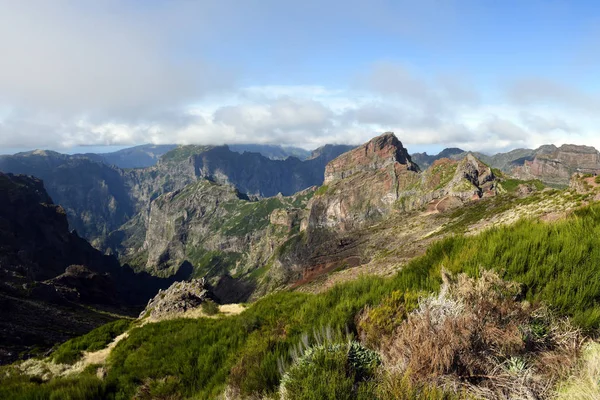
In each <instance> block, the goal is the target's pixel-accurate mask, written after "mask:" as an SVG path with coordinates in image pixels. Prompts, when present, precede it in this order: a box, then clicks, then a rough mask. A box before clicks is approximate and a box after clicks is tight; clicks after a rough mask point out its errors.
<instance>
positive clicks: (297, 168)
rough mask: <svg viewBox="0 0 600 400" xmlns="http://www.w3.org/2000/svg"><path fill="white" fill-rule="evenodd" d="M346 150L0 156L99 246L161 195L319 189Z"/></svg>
mask: <svg viewBox="0 0 600 400" xmlns="http://www.w3.org/2000/svg"><path fill="white" fill-rule="evenodd" d="M348 148H351V147H350V146H334V145H328V146H324V147H323V148H320V149H317V150H315V152H313V154H312V156H311V157H310V159H308V160H305V161H301V160H299V159H297V158H295V157H288V158H286V159H285V160H272V159H269V158H267V157H265V156H263V155H261V154H259V153H252V152H244V153H243V154H240V153H238V152H234V151H231V150H230V149H229V148H228V147H227V146H217V147H213V146H177V147H174V146H171V145H167V146H151V145H148V146H140V147H135V148H132V149H126V150H123V151H120V152H115V153H109V154H108V155H98V154H88V155H65V154H60V153H56V152H52V151H41V150H36V151H33V152H27V153H19V154H15V155H12V156H0V171H3V172H9V173H16V174H27V175H33V176H36V177H39V178H41V179H42V180H43V181H44V182H45V186H46V189H47V190H48V193H49V194H50V196H51V197H52V198H53V199H54V200H55V201H56V203H57V204H60V205H61V206H62V207H63V208H64V210H65V212H66V214H67V218H68V221H69V226H70V227H71V229H75V230H76V231H77V232H78V233H79V234H80V235H81V236H82V237H84V238H86V239H88V240H90V241H91V242H92V243H93V244H94V245H95V246H97V247H102V246H103V244H102V242H103V240H104V238H106V236H107V235H108V234H109V233H110V232H112V231H114V230H117V229H118V228H119V227H121V226H123V225H124V224H126V223H127V222H128V221H129V220H130V219H131V218H132V217H133V216H134V215H135V214H136V213H138V212H141V211H145V212H146V213H147V212H148V211H149V206H150V203H151V201H152V200H154V199H156V198H157V197H158V196H160V195H162V194H164V193H169V192H173V191H177V190H181V189H183V188H184V187H185V186H187V185H189V184H191V183H194V182H196V181H198V180H199V179H208V180H211V181H214V182H218V183H222V184H228V185H232V186H235V187H236V188H237V189H238V190H239V191H241V192H242V193H248V194H249V195H254V196H259V197H270V196H275V195H277V194H278V193H282V194H284V195H292V194H294V193H296V192H298V191H301V190H304V189H306V188H308V187H311V186H314V185H320V184H321V183H322V182H323V171H324V169H325V165H326V164H327V162H329V161H330V160H332V159H333V158H335V157H337V156H338V155H340V154H341V153H343V152H344V151H346V150H347V149H348ZM169 149H170V151H168V150H169ZM165 152H166V153H165ZM163 153H164V154H163ZM159 155H160V160H159V161H158V163H156V165H152V166H149V167H146V168H136V169H127V170H123V169H120V168H118V167H116V166H113V165H108V164H116V165H126V164H127V160H128V157H131V158H132V160H131V161H132V162H134V163H138V161H139V162H142V161H143V162H144V163H150V161H151V160H155V159H156V158H157V157H158V156H159ZM144 157H145V158H144ZM142 158H143V159H144V160H145V161H144V160H142ZM136 160H137V161H136ZM140 160H141V161H140ZM149 160H150V161H149ZM138 164H139V163H138ZM136 165H137V164H136Z"/></svg>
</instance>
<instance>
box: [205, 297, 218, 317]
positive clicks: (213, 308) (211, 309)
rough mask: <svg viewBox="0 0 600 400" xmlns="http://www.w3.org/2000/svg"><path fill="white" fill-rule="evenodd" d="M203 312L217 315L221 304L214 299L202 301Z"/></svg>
mask: <svg viewBox="0 0 600 400" xmlns="http://www.w3.org/2000/svg"><path fill="white" fill-rule="evenodd" d="M201 307H202V312H203V313H204V314H206V315H216V314H218V313H219V305H218V304H217V303H215V302H214V301H212V300H205V301H203V302H202V305H201Z"/></svg>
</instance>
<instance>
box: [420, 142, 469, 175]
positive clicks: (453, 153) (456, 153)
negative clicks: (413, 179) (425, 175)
mask: <svg viewBox="0 0 600 400" xmlns="http://www.w3.org/2000/svg"><path fill="white" fill-rule="evenodd" d="M466 154H467V152H465V151H464V150H462V149H459V148H456V147H452V148H447V149H444V150H442V151H440V152H439V153H438V154H436V155H429V154H427V153H414V154H411V155H410V157H411V158H412V160H413V162H415V163H417V165H418V166H419V168H420V169H421V170H425V169H427V168H429V167H430V166H431V164H433V163H434V162H435V161H437V160H440V159H442V158H450V159H452V160H460V159H461V158H463V157H464V156H465V155H466Z"/></svg>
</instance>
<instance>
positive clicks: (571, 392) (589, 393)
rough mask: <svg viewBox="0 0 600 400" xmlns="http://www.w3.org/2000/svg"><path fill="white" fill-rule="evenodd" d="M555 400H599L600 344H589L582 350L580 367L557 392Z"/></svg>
mask: <svg viewBox="0 0 600 400" xmlns="http://www.w3.org/2000/svg"><path fill="white" fill-rule="evenodd" d="M556 398H557V400H597V399H600V343H598V342H590V343H588V344H587V345H586V346H585V348H584V350H583V357H582V359H581V362H580V365H579V366H578V368H577V369H576V371H575V373H574V374H573V376H571V377H570V378H569V379H568V380H567V381H566V382H565V383H564V384H562V385H561V387H560V388H559V390H558V393H557V395H556Z"/></svg>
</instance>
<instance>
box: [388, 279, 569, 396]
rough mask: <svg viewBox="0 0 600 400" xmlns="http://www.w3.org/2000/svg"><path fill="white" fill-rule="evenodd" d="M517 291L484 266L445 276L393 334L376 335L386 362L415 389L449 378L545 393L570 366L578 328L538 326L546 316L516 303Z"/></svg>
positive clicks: (478, 388)
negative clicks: (475, 275) (475, 273)
mask: <svg viewBox="0 0 600 400" xmlns="http://www.w3.org/2000/svg"><path fill="white" fill-rule="evenodd" d="M520 293H521V289H520V286H519V285H518V284H515V283H512V282H505V281H503V280H502V279H500V278H499V277H498V276H497V275H496V274H494V273H492V272H485V271H484V272H483V273H482V276H481V278H479V279H471V278H468V277H467V276H466V275H460V276H459V277H458V278H457V279H453V278H451V277H446V278H445V284H444V287H443V288H442V290H441V291H440V294H439V295H437V296H429V297H426V298H424V299H422V300H421V301H420V304H419V307H418V308H417V309H416V310H415V311H414V312H412V313H411V314H410V315H409V316H408V318H407V319H406V320H405V321H404V322H403V323H402V324H401V326H400V327H399V328H398V329H397V330H396V332H394V333H393V334H392V335H389V336H387V337H382V338H381V341H382V346H381V349H382V353H383V355H384V360H385V363H386V368H387V369H390V370H399V371H404V373H405V375H406V376H408V377H409V378H410V379H411V380H412V381H413V382H415V383H416V384H417V387H425V386H427V384H430V383H441V382H449V381H450V382H454V385H455V386H457V387H461V386H462V387H463V388H464V389H465V390H469V391H470V392H471V393H472V394H473V395H475V396H477V397H484V398H523V397H527V396H529V395H531V394H533V395H534V396H535V397H537V398H540V397H545V396H547V395H548V393H547V392H548V388H549V387H551V386H552V384H553V383H554V382H555V380H556V377H557V376H558V375H560V373H564V370H565V369H566V368H568V366H569V365H572V364H573V362H574V359H575V357H576V354H577V351H578V344H579V342H578V339H579V334H578V332H577V331H574V330H573V329H571V328H570V327H568V325H559V324H554V325H553V326H552V327H550V328H547V329H545V328H542V327H541V326H540V322H539V321H540V320H541V319H543V320H544V321H549V322H551V321H552V318H551V316H550V315H549V314H547V311H546V310H544V309H543V308H540V307H537V306H535V305H531V304H530V303H529V302H526V301H525V302H520V301H517V300H516V299H517V298H518V296H519V295H520ZM542 316H544V317H543V318H542ZM565 339H567V340H565ZM573 343H575V347H573V345H572V344H573ZM403 378H404V376H403ZM515 379H517V381H518V382H519V384H515Z"/></svg>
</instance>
